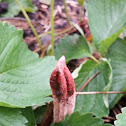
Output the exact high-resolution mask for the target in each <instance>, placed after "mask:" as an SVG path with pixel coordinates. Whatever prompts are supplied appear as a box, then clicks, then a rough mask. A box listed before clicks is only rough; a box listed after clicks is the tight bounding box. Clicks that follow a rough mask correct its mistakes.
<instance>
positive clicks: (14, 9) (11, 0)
mask: <svg viewBox="0 0 126 126" xmlns="http://www.w3.org/2000/svg"><path fill="white" fill-rule="evenodd" d="M1 2H7V3H8V11H7V12H5V13H3V14H1V15H0V17H14V16H17V15H18V14H19V12H20V11H21V8H20V7H19V6H18V4H17V3H16V2H15V0H2V1H1ZM19 2H20V3H21V4H22V6H23V7H24V9H25V11H27V12H31V13H33V12H35V10H36V9H37V8H36V7H35V6H34V5H33V4H32V1H31V0H19Z"/></svg>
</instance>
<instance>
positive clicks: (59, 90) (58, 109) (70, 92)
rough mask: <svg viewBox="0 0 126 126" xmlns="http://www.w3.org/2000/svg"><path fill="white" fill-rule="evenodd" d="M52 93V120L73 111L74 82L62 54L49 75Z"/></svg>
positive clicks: (59, 119)
mask: <svg viewBox="0 0 126 126" xmlns="http://www.w3.org/2000/svg"><path fill="white" fill-rule="evenodd" d="M50 86H51V90H52V93H53V98H54V101H53V104H54V108H53V122H59V121H61V120H64V118H65V115H66V114H67V113H68V114H69V115H70V114H72V113H73V111H74V107H75V100H76V91H75V83H74V80H73V78H72V75H71V73H70V71H69V70H68V68H67V66H66V62H65V57H64V56H62V57H61V58H60V59H59V60H58V62H57V64H56V67H55V69H54V70H53V72H52V74H51V76H50Z"/></svg>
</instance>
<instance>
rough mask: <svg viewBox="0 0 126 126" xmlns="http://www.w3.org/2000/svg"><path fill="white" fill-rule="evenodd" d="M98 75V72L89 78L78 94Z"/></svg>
mask: <svg viewBox="0 0 126 126" xmlns="http://www.w3.org/2000/svg"><path fill="white" fill-rule="evenodd" d="M99 73H100V71H99V72H97V73H96V74H94V75H93V76H92V77H91V78H89V79H88V80H87V81H86V82H85V83H84V85H83V86H82V87H81V88H80V89H79V90H78V92H81V91H82V90H83V89H84V87H85V86H86V85H87V84H88V83H89V82H90V81H91V80H92V79H93V78H94V77H96V76H97V75H98V74H99Z"/></svg>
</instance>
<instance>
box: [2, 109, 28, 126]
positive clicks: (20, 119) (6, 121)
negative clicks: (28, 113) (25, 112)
mask: <svg viewBox="0 0 126 126" xmlns="http://www.w3.org/2000/svg"><path fill="white" fill-rule="evenodd" d="M27 122H28V121H27V119H26V118H25V117H24V116H22V115H21V111H20V110H19V109H12V108H6V107H0V126H26V125H25V124H26V123H27Z"/></svg>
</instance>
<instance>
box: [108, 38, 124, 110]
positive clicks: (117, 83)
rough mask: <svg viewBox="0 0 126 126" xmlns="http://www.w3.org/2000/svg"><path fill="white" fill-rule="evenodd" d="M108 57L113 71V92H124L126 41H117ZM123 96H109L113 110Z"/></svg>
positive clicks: (111, 47)
mask: <svg viewBox="0 0 126 126" xmlns="http://www.w3.org/2000/svg"><path fill="white" fill-rule="evenodd" d="M106 57H107V58H108V59H110V63H111V66H112V71H113V78H112V86H111V88H110V90H111V91H123V90H125V89H126V76H125V74H126V40H122V39H117V40H116V41H115V42H114V43H113V44H112V46H110V48H109V50H108V52H107V54H106ZM121 96H122V95H119V94H111V95H109V102H110V107H111V108H112V107H113V106H114V105H115V104H116V103H117V102H118V100H119V99H120V98H121Z"/></svg>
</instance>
